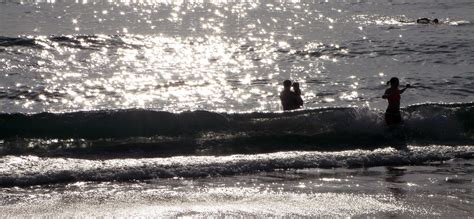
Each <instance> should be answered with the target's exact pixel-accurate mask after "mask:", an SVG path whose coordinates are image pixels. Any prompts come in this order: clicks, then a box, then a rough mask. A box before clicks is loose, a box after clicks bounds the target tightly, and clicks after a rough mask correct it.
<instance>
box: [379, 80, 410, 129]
mask: <svg viewBox="0 0 474 219" xmlns="http://www.w3.org/2000/svg"><path fill="white" fill-rule="evenodd" d="M387 84H390V88H388V89H387V90H385V94H384V95H383V96H382V98H383V99H387V100H388V107H387V110H386V111H385V122H386V123H387V125H389V126H390V125H395V124H399V123H400V122H401V121H402V116H401V114H400V99H401V96H400V94H402V93H403V92H405V90H406V89H407V88H410V85H409V84H407V85H406V87H405V88H403V89H401V90H399V89H398V86H399V84H400V81H399V80H398V78H396V77H393V78H391V79H390V81H388V82H387Z"/></svg>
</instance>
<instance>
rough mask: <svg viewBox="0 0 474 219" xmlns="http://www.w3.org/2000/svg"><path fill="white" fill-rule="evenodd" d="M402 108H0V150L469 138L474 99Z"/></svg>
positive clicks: (157, 150)
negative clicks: (386, 117)
mask: <svg viewBox="0 0 474 219" xmlns="http://www.w3.org/2000/svg"><path fill="white" fill-rule="evenodd" d="M402 113H403V117H404V124H403V125H401V126H399V127H391V128H387V127H386V126H385V124H384V121H383V113H382V112H380V111H374V110H370V109H367V108H321V109H312V110H304V111H294V112H283V113H281V112H277V113H258V112H255V113H244V114H225V113H216V112H208V111H194V112H182V113H170V112H159V111H152V110H139V109H131V110H118V111H88V112H73V113H59V114H54V113H39V114H31V115H30V114H0V139H1V141H0V154H2V155H8V154H36V155H54V154H57V155H64V154H74V155H75V156H80V155H81V154H82V155H88V156H91V155H98V154H100V155H102V156H104V155H108V154H110V155H112V154H113V155H114V156H117V155H118V154H121V155H130V154H134V155H136V154H143V155H147V156H171V155H193V154H194V155H223V154H234V153H250V154H252V153H266V152H275V151H289V150H319V151H339V150H347V149H356V148H362V149H371V148H372V149H374V148H380V147H383V146H394V145H406V144H416V145H429V144H443V145H473V143H474V103H460V104H421V105H412V106H409V107H407V108H405V109H403V112H402ZM139 156H142V155H139Z"/></svg>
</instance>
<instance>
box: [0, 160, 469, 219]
mask: <svg viewBox="0 0 474 219" xmlns="http://www.w3.org/2000/svg"><path fill="white" fill-rule="evenodd" d="M473 166H474V163H473V162H472V160H463V159H453V160H449V161H447V162H433V163H428V164H427V165H424V166H398V167H371V168H355V169H346V168H333V169H318V168H312V169H296V170H277V171H273V172H261V173H255V174H243V175H236V176H222V177H207V178H206V177H205V178H194V179H192V178H191V179H190V178H180V177H175V178H172V179H153V180H146V181H133V182H103V183H95V182H75V183H70V184H57V185H49V186H33V187H26V188H20V187H12V188H2V189H0V196H1V197H2V199H1V200H3V201H2V203H1V206H0V209H1V210H2V212H3V216H7V217H8V216H22V217H24V216H54V217H57V216H59V217H66V216H74V217H82V216H101V217H102V216H120V217H122V216H125V217H130V216H153V217H185V216H186V217H187V216H192V217H210V216H212V217H255V216H257V217H262V216H265V217H275V216H278V217H281V216H284V217H296V216H299V217H301V216H304V217H312V216H330V217H348V216H352V217H366V216H375V217H394V216H396V217H400V216H401V217H420V216H422V217H447V216H451V217H468V216H471V215H472V214H473V213H474V212H473V209H472V208H471V207H470V206H472V203H473V201H474V196H473V195H472V194H473V183H474V181H473V177H472V176H473V173H474V172H473V171H474V169H473Z"/></svg>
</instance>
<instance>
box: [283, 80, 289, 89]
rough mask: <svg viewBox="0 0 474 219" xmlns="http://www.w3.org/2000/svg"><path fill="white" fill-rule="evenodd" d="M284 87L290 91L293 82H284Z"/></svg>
mask: <svg viewBox="0 0 474 219" xmlns="http://www.w3.org/2000/svg"><path fill="white" fill-rule="evenodd" d="M283 87H284V88H285V89H290V88H291V81H290V80H285V81H283Z"/></svg>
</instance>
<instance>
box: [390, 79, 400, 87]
mask: <svg viewBox="0 0 474 219" xmlns="http://www.w3.org/2000/svg"><path fill="white" fill-rule="evenodd" d="M387 84H390V86H391V87H398V85H399V84H400V81H399V80H398V78H397V77H393V78H390V81H388V82H387Z"/></svg>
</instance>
